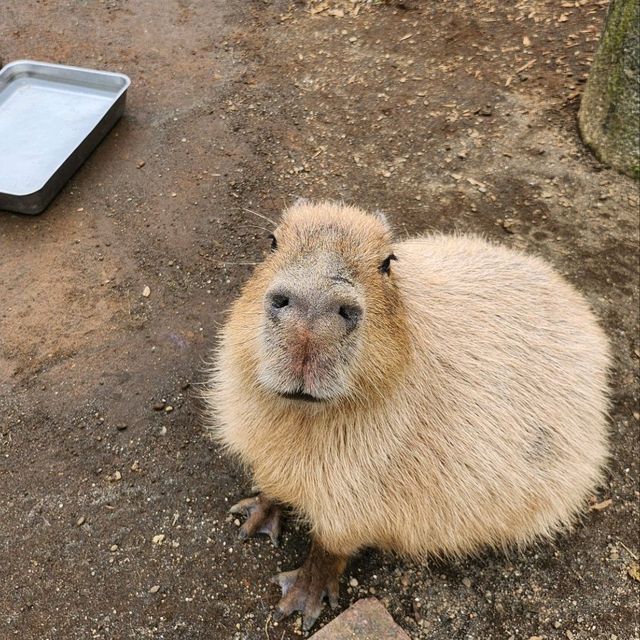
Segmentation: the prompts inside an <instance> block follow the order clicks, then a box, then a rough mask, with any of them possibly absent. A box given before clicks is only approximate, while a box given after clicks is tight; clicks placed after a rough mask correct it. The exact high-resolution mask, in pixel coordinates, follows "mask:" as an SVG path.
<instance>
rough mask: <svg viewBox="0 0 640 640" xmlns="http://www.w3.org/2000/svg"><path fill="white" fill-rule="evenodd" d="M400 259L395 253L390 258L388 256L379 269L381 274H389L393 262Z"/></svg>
mask: <svg viewBox="0 0 640 640" xmlns="http://www.w3.org/2000/svg"><path fill="white" fill-rule="evenodd" d="M397 259H398V258H396V257H395V256H394V255H393V253H392V254H391V255H389V256H387V257H386V258H385V259H384V260H383V261H382V264H381V265H380V266H379V267H378V269H379V270H380V273H386V274H388V273H389V272H390V271H391V261H392V260H397Z"/></svg>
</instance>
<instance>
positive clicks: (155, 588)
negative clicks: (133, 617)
mask: <svg viewBox="0 0 640 640" xmlns="http://www.w3.org/2000/svg"><path fill="white" fill-rule="evenodd" d="M158 591H160V585H159V584H154V585H153V587H151V589H149V593H158Z"/></svg>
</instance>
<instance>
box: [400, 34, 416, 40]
mask: <svg viewBox="0 0 640 640" xmlns="http://www.w3.org/2000/svg"><path fill="white" fill-rule="evenodd" d="M412 36H413V33H407V35H406V36H402V38H400V40H398V42H404V41H405V40H408V39H409V38H411V37H412Z"/></svg>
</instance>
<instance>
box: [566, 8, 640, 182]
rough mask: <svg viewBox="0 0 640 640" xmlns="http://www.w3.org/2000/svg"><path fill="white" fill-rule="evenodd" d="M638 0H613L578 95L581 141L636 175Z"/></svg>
mask: <svg viewBox="0 0 640 640" xmlns="http://www.w3.org/2000/svg"><path fill="white" fill-rule="evenodd" d="M639 74H640V3H639V2H638V0H611V4H610V5H609V11H608V13H607V18H606V21H605V25H604V30H603V33H602V38H601V39H600V45H599V46H598V51H597V52H596V56H595V59H594V62H593V65H592V67H591V72H590V74H589V80H588V81H587V86H586V88H585V91H584V95H583V97H582V103H581V105H580V111H579V113H578V123H579V126H580V133H581V135H582V139H583V140H584V142H585V144H586V145H587V146H588V147H590V148H591V149H592V151H593V152H594V153H595V155H596V156H597V158H598V159H599V160H600V161H601V162H603V163H605V164H608V165H611V166H612V167H614V168H615V169H617V170H618V171H621V172H623V173H626V174H627V175H629V176H633V177H635V178H640V77H639Z"/></svg>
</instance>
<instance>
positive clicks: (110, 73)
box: [0, 58, 131, 199]
mask: <svg viewBox="0 0 640 640" xmlns="http://www.w3.org/2000/svg"><path fill="white" fill-rule="evenodd" d="M23 64H30V65H35V66H36V67H43V68H48V69H54V70H55V69H65V70H70V71H81V72H83V73H88V74H91V75H95V76H103V77H112V78H113V77H115V78H120V79H121V80H123V81H124V82H123V85H122V87H120V89H119V90H118V91H114V92H113V99H112V100H111V105H110V107H109V109H108V110H107V113H105V116H106V115H108V113H109V111H110V110H111V109H112V108H113V107H114V106H115V105H116V104H117V103H118V101H119V100H120V99H121V98H122V96H123V95H124V94H125V93H126V92H127V89H128V88H129V87H130V85H131V78H129V76H128V75H126V74H124V73H120V72H118V71H102V70H100V69H88V68H87V67H76V66H73V65H66V64H57V63H54V62H42V61H39V60H29V59H26V58H25V59H20V60H12V61H11V62H7V64H5V65H4V66H3V67H0V78H1V77H2V76H3V75H4V74H5V73H7V72H8V70H10V69H11V68H12V67H15V66H19V65H23ZM103 118H104V116H103ZM103 118H100V119H99V120H97V121H96V122H95V124H94V126H93V129H92V130H91V131H90V132H89V134H88V135H87V136H86V137H85V138H84V139H83V140H82V141H81V142H80V144H78V145H77V146H76V147H75V149H74V150H73V151H72V152H71V153H70V154H69V155H67V156H65V157H64V158H62V159H61V161H60V163H59V164H58V166H57V167H56V168H55V169H54V170H53V171H52V172H51V174H50V175H49V176H48V177H47V178H46V180H45V181H44V182H43V183H42V184H41V185H40V186H39V187H38V188H37V189H34V190H33V191H29V192H26V193H12V192H8V191H1V192H0V196H3V195H4V196H9V197H12V198H25V199H27V198H29V197H33V196H35V195H37V194H39V193H40V192H41V191H43V189H44V188H45V187H46V186H47V185H48V184H49V182H50V181H51V180H52V179H53V178H54V177H55V176H56V174H57V173H58V171H60V169H61V168H62V166H63V165H64V164H65V162H67V160H69V158H70V157H71V156H72V155H73V154H74V153H75V152H76V151H77V149H78V148H79V147H80V146H81V145H82V144H83V143H84V140H86V139H87V138H88V137H89V136H90V135H91V134H92V133H93V132H94V131H95V129H96V128H97V127H98V126H99V125H100V123H101V122H102V120H103Z"/></svg>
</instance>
